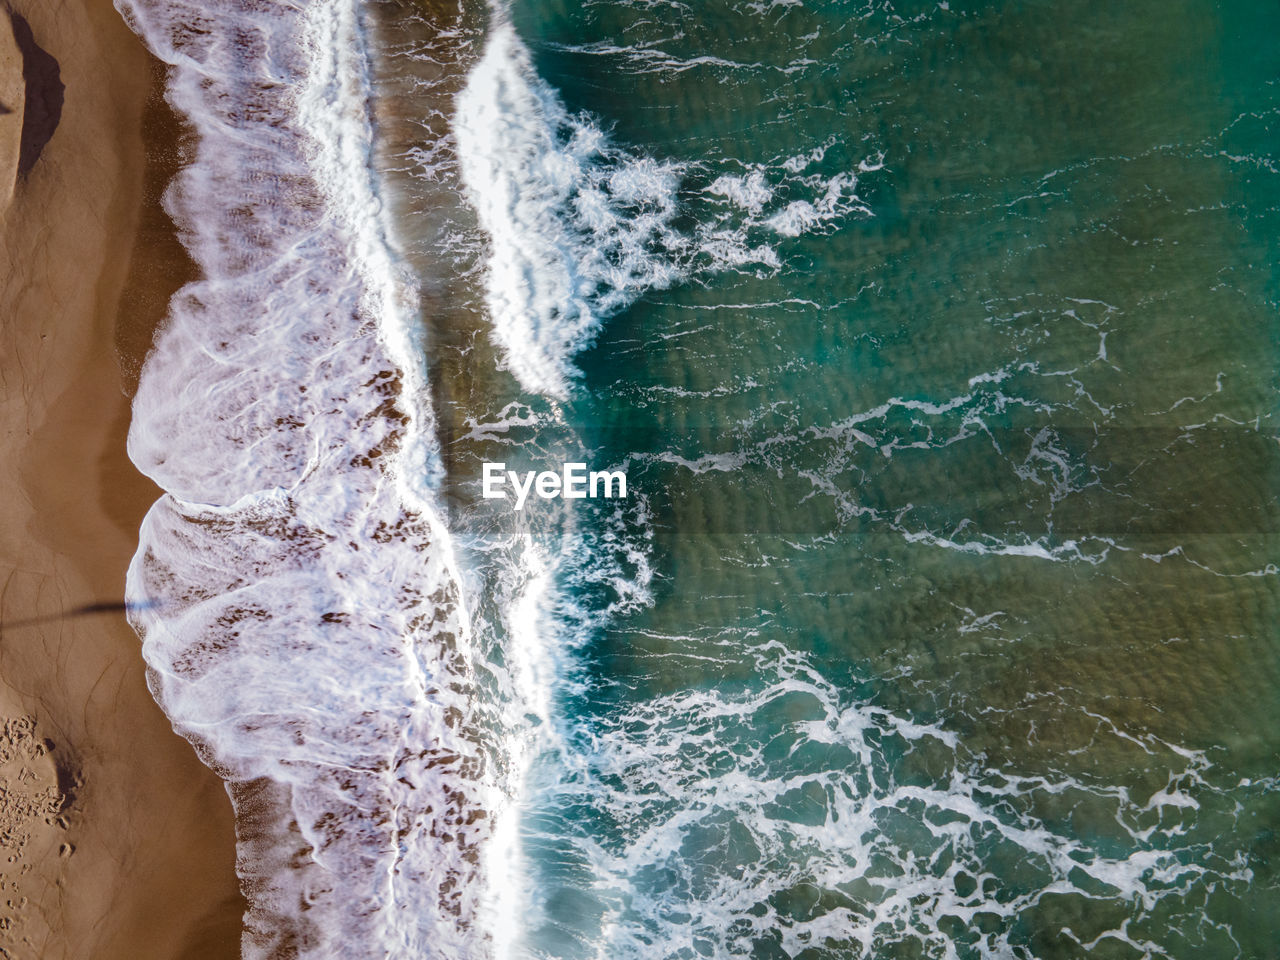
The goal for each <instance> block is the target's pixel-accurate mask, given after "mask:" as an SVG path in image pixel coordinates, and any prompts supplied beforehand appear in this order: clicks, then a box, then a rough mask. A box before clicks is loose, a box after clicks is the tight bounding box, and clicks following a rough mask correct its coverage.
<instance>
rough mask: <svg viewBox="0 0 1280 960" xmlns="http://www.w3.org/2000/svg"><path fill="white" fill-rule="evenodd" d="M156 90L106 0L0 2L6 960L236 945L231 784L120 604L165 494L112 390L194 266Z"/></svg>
mask: <svg viewBox="0 0 1280 960" xmlns="http://www.w3.org/2000/svg"><path fill="white" fill-rule="evenodd" d="M11 14H16V18H15V17H12V16H11ZM24 24H25V29H26V30H28V31H29V33H28V34H26V35H25V38H24V32H23V31H24V27H23V25H24ZM11 25H12V27H13V28H14V29H12V30H11ZM24 43H25V45H26V49H24ZM32 43H34V44H35V45H36V46H37V47H38V48H39V50H41V51H43V52H44V57H40V56H35V57H34V59H33V55H32V52H31V49H30V46H31V44H32ZM159 79H160V75H159V73H158V70H157V68H156V66H155V64H154V62H153V61H152V60H151V59H150V57H149V55H148V54H147V53H146V52H145V50H144V49H143V47H142V45H141V43H140V42H139V41H138V40H137V38H135V37H134V36H133V34H132V33H130V32H129V30H128V29H127V28H126V26H125V25H124V23H123V22H122V21H121V19H120V17H119V15H118V14H117V13H116V12H115V10H114V9H113V8H112V6H111V3H110V2H109V0H15V2H13V3H12V4H11V6H10V9H5V8H4V6H3V5H0V178H3V179H0V207H3V211H2V212H0V270H2V271H3V276H4V279H3V282H2V283H0V426H2V428H3V434H2V440H0V442H2V443H3V448H4V449H3V454H2V455H0V475H2V476H3V489H4V493H5V505H4V510H3V513H0V583H2V586H0V618H2V619H3V627H2V635H0V957H15V958H18V957H22V958H40V960H61V958H89V957H92V958H95V960H99V958H106V960H110V958H126V957H127V958H159V960H165V958H180V960H200V958H215V957H219V958H220V957H234V956H237V955H238V953H239V930H240V917H241V915H242V914H243V908H244V904H243V901H242V900H241V898H240V895H239V892H238V889H237V885H236V878H235V872H234V867H235V847H234V843H235V835H234V827H233V821H232V815H231V806H230V803H229V800H228V798H227V794H226V792H225V790H224V788H223V785H222V783H221V781H220V780H218V778H217V777H215V776H214V775H213V774H212V773H211V772H210V771H209V770H207V769H206V768H205V767H204V766H203V765H202V764H200V763H199V761H198V760H197V759H196V756H195V754H194V752H193V751H192V749H191V747H190V746H189V745H188V744H187V743H186V742H185V741H184V740H182V739H181V738H180V737H178V736H177V735H176V734H174V733H173V732H172V730H171V728H170V726H169V722H168V720H167V719H166V718H165V716H164V715H163V713H162V712H161V711H160V709H159V708H158V707H157V706H156V704H155V702H154V701H153V699H152V698H151V695H150V693H149V692H148V690H147V686H146V680H145V670H144V664H143V660H142V657H141V654H140V644H139V641H138V638H137V636H136V635H135V634H134V632H133V630H132V629H131V628H130V627H129V625H128V623H127V622H126V620H125V618H124V615H123V612H122V611H121V608H120V606H119V604H120V602H121V599H122V597H123V592H124V578H125V571H126V569H127V566H128V563H129V560H130V558H131V556H132V554H133V551H134V549H135V547H136V543H137V540H136V535H137V529H138V524H139V523H140V521H141V519H142V517H143V515H144V513H145V512H146V510H147V508H148V507H149V506H150V504H151V503H152V502H153V501H154V499H155V498H156V497H157V496H158V495H159V490H158V489H157V488H156V487H155V486H154V485H152V484H151V483H150V482H149V481H147V480H146V479H145V478H143V477H142V476H141V475H140V474H138V473H137V472H136V470H134V468H133V466H132V465H131V464H130V462H129V460H128V458H127V457H126V455H125V435H126V431H127V428H128V423H129V401H128V397H127V396H126V395H125V388H126V386H127V385H128V384H129V382H130V381H131V380H132V377H133V375H134V374H135V373H136V369H137V366H138V363H139V362H140V359H141V355H142V354H144V353H145V350H146V346H147V344H149V342H150V337H151V332H152V330H153V329H154V326H155V324H156V323H157V322H158V321H159V320H160V318H161V316H162V310H163V305H164V303H165V302H166V301H167V299H168V296H169V294H170V293H171V292H172V291H173V290H174V289H175V288H176V286H177V285H178V284H179V283H181V282H182V280H184V279H185V278H186V276H187V275H189V273H188V271H189V267H188V266H187V265H186V264H185V263H184V261H183V259H182V257H181V255H180V253H178V252H176V251H177V250H178V249H179V248H177V247H176V241H175V240H174V238H173V236H172V233H171V228H170V227H169V226H168V223H167V220H166V219H165V218H164V216H163V214H162V212H161V211H160V210H159V208H158V204H157V200H158V195H159V191H160V189H161V187H162V184H163V182H164V181H166V180H167V178H168V176H170V175H171V173H172V165H173V162H174V161H173V157H172V156H167V155H166V151H165V150H163V149H161V150H159V151H153V153H154V154H155V155H154V156H152V157H150V158H147V157H146V156H144V153H143V148H142V144H143V139H142V130H143V125H144V123H145V124H146V125H147V127H148V136H149V137H150V136H151V134H152V133H153V132H155V131H158V132H159V133H160V134H162V135H168V136H169V137H170V138H171V142H172V138H173V135H174V133H175V123H174V120H173V118H172V116H171V114H169V112H168V108H167V107H166V106H165V105H164V104H163V101H162V100H161V99H160V94H159V88H158V81H159ZM59 87H61V89H59ZM24 129H25V130H26V132H27V135H26V136H25V137H24V135H23V131H24ZM41 141H43V142H41ZM168 152H169V153H170V154H171V153H172V150H170V151H168ZM122 350H123V351H124V354H125V355H124V356H121V351H122ZM122 364H123V367H124V368H125V369H126V370H127V371H128V376H125V375H123V374H122Z"/></svg>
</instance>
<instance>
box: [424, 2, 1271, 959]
mask: <svg viewBox="0 0 1280 960" xmlns="http://www.w3.org/2000/svg"><path fill="white" fill-rule="evenodd" d="M510 16H511V21H512V23H513V24H514V26H515V28H516V30H517V32H518V34H519V36H520V38H521V39H522V40H523V42H524V43H525V45H527V47H528V48H529V51H530V53H531V56H532V63H533V66H534V68H535V69H536V72H537V74H538V75H539V76H540V77H541V78H542V79H543V80H544V81H546V83H547V84H549V85H550V88H552V89H553V90H554V91H556V92H557V95H558V96H559V97H560V98H561V100H562V101H563V104H564V106H565V107H566V108H567V110H568V112H569V114H570V115H576V114H579V113H581V115H582V116H583V118H584V119H583V121H582V122H583V123H586V124H590V125H591V126H592V128H593V129H600V130H604V131H607V133H608V137H609V139H610V142H611V143H612V144H613V145H614V146H615V147H616V149H617V150H618V151H621V152H622V154H623V155H624V156H625V157H631V158H635V157H643V156H648V157H652V158H655V159H656V160H658V161H671V162H673V163H675V164H678V165H679V173H678V201H679V204H678V212H677V213H676V215H675V219H674V220H673V221H672V222H671V223H670V224H669V227H670V232H671V235H672V236H676V237H684V238H696V239H697V241H698V242H696V243H695V242H693V241H692V240H690V242H689V243H687V244H685V245H683V246H682V245H681V244H680V243H679V242H677V241H673V240H671V239H670V237H668V236H667V235H666V234H663V235H661V236H659V235H657V234H655V235H654V237H653V238H651V239H650V240H648V241H646V243H647V246H645V247H644V254H645V255H646V256H652V257H654V258H669V259H670V260H671V262H672V263H673V264H677V265H678V267H679V269H678V270H677V271H676V273H675V275H674V276H673V279H672V280H671V281H670V282H668V283H666V284H659V285H652V284H651V285H647V286H644V287H643V288H642V289H637V290H636V291H634V295H631V296H629V297H628V298H626V302H625V303H623V304H622V305H621V306H620V307H618V308H617V309H613V310H612V311H611V312H610V313H609V315H608V316H607V317H605V318H604V321H603V323H602V326H601V328H600V331H599V333H598V335H597V336H596V337H595V338H594V340H593V341H591V343H590V345H589V346H586V348H585V349H584V350H583V351H582V352H580V353H579V354H578V355H577V356H576V358H575V360H574V363H575V364H576V366H577V368H578V369H579V370H580V372H581V375H580V377H578V378H577V379H576V380H575V381H574V384H573V387H572V389H571V390H570V391H569V392H568V394H567V397H566V398H563V399H556V398H548V397H547V396H541V395H539V394H538V393H537V391H531V390H528V389H523V388H522V387H521V386H520V385H519V384H517V383H516V381H515V380H514V379H512V378H511V377H510V376H507V375H505V374H502V373H500V372H499V369H500V368H502V367H503V366H504V365H509V364H507V361H509V360H510V357H507V358H506V360H504V357H503V351H502V349H501V347H500V346H495V345H494V344H492V343H490V342H489V338H488V337H487V333H488V323H489V320H488V319H487V318H486V312H485V307H484V304H483V301H482V297H481V295H480V293H479V292H478V280H477V278H478V276H479V274H480V272H481V271H482V263H483V255H482V253H481V252H480V250H481V247H482V243H480V242H479V241H477V243H476V244H474V245H470V246H469V245H468V242H467V241H459V240H457V239H456V235H457V233H458V232H461V233H462V234H465V233H466V231H468V230H470V231H473V232H474V231H475V230H476V227H475V223H474V221H468V219H467V215H466V214H465V213H462V214H459V215H458V216H459V218H460V219H459V222H458V225H456V230H455V231H454V232H452V233H451V232H450V231H449V230H447V229H445V228H442V227H433V228H432V229H435V230H437V232H436V233H432V232H431V230H430V229H428V228H427V227H426V226H423V225H422V224H421V223H419V225H418V228H417V229H419V230H420V233H421V239H420V241H419V242H420V243H421V244H422V248H421V249H420V251H419V253H420V255H421V261H420V263H419V266H420V269H421V271H422V272H423V273H424V275H426V274H427V273H429V272H430V269H431V268H430V267H429V264H431V263H432V262H435V263H439V262H440V257H439V256H437V257H436V258H435V260H434V261H433V260H432V257H431V253H432V251H435V252H436V253H438V252H439V250H440V246H439V245H440V244H442V243H444V241H443V240H441V237H442V236H444V234H446V233H447V234H449V235H450V236H451V237H454V239H453V240H451V241H450V242H449V244H445V246H446V247H447V249H448V250H449V251H450V252H451V253H452V254H454V255H455V256H456V257H457V259H456V260H453V261H450V262H453V263H461V264H464V265H465V266H464V267H463V268H460V273H459V274H458V275H457V276H455V277H453V278H450V277H448V276H443V275H439V276H435V277H434V278H430V279H431V282H432V283H433V284H434V286H429V290H435V291H438V296H436V297H435V298H434V299H432V298H431V297H430V296H428V301H427V302H428V309H427V311H426V314H427V320H428V326H429V329H430V331H431V335H432V337H433V338H434V339H433V341H432V342H433V343H434V345H435V351H436V352H435V354H434V356H433V363H434V370H433V373H434V379H435V382H436V383H437V391H438V395H437V397H436V400H437V405H438V407H439V409H440V411H441V425H440V431H441V436H442V439H443V445H444V449H445V450H446V455H447V456H448V457H449V458H450V485H451V486H450V488H449V489H450V490H451V491H452V494H451V495H452V496H454V497H455V499H456V502H457V504H458V505H459V506H458V512H457V514H456V515H455V522H456V523H458V524H460V525H461V526H463V527H465V526H466V525H467V524H468V523H474V522H475V521H471V520H468V519H467V517H469V516H471V514H469V513H468V510H470V509H471V507H469V506H468V503H470V501H468V499H467V496H466V493H465V491H466V490H468V489H470V488H471V486H473V485H474V481H475V478H476V474H477V473H478V469H477V467H478V464H479V462H481V461H483V460H485V459H495V458H497V457H498V456H499V455H500V454H501V448H500V447H499V446H497V445H495V443H494V440H493V437H492V436H489V437H478V435H477V433H476V431H475V430H474V429H473V427H474V425H475V423H476V422H480V421H486V420H488V421H493V420H496V419H500V416H501V415H500V411H504V410H506V415H507V417H508V418H509V417H510V416H512V414H511V412H510V408H508V407H507V405H508V404H510V403H516V404H519V405H521V406H520V409H521V410H524V411H529V412H530V414H529V416H530V422H531V423H533V422H535V421H536V424H535V425H534V426H532V427H528V429H527V430H525V432H524V433H520V439H519V440H518V441H512V442H513V443H514V444H515V445H514V446H513V447H511V448H510V449H508V450H507V454H506V455H507V456H508V458H511V457H523V458H525V459H527V460H528V461H529V462H530V463H532V462H534V461H536V460H538V459H540V458H543V457H548V456H552V455H563V456H566V457H568V456H570V455H572V456H574V457H578V456H581V457H583V458H585V459H589V460H590V461H591V462H593V463H596V464H622V465H625V466H626V468H627V470H628V477H629V482H630V484H631V486H632V488H633V490H634V491H636V492H637V495H638V501H636V500H633V501H632V502H631V503H630V504H629V505H628V506H627V507H626V508H625V509H619V508H617V507H616V505H614V504H603V505H602V504H601V503H598V502H588V503H587V504H586V505H585V506H583V507H581V508H580V511H579V515H578V518H577V523H578V525H579V527H578V529H579V534H578V535H579V536H580V537H582V538H585V539H578V540H574V541H573V546H572V547H571V548H568V549H566V550H565V554H564V557H563V558H562V560H561V561H559V562H558V564H556V565H555V566H554V570H555V587H556V590H557V591H558V592H557V593H556V594H555V595H556V596H558V597H560V599H559V600H558V601H556V602H555V604H552V608H551V617H552V619H553V620H554V619H557V618H558V621H559V623H560V626H561V628H562V629H563V631H564V635H563V638H562V639H563V642H562V644H561V648H560V649H561V652H562V653H563V658H562V659H561V660H560V661H559V665H558V666H557V668H556V669H557V671H558V672H557V674H556V675H557V680H556V682H555V684H554V685H553V694H552V699H553V702H554V708H553V710H552V714H553V719H552V720H551V721H550V722H551V723H552V724H553V725H555V726H556V728H557V730H558V731H559V733H558V738H557V739H556V740H555V742H554V744H553V745H551V746H548V747H547V748H546V750H545V751H544V752H543V753H541V754H540V755H539V756H538V757H537V758H536V760H535V761H534V762H533V764H532V766H531V773H530V776H529V788H528V792H527V794H526V795H525V797H524V799H523V801H522V806H521V815H520V824H519V833H520V837H521V843H522V850H523V857H522V859H520V860H519V862H518V863H516V862H514V861H513V865H512V868H511V869H512V870H513V872H514V873H515V874H517V875H518V876H517V882H518V884H519V885H520V886H521V888H522V890H523V891H524V899H523V900H522V903H523V907H522V911H523V912H522V915H521V917H520V919H519V923H518V925H517V926H518V928H519V934H518V936H516V937H515V938H514V939H515V943H516V946H515V947H514V948H513V949H514V951H515V953H516V955H528V956H543V957H654V958H658V957H661V958H667V957H672V958H675V957H680V958H685V957H688V958H693V957H700V956H707V957H720V956H750V957H792V958H800V957H803V958H806V960H816V958H826V957H864V956H865V957H876V958H890V957H893V958H897V957H903V958H906V957H979V956H998V957H1036V958H1059V957H1064V958H1065V957H1078V956H1084V955H1089V956H1096V957H1107V958H1110V957H1117V958H1119V957H1134V958H1137V957H1176V958H1200V957H1203V958H1224V957H1243V958H1263V957H1276V956H1280V953H1278V952H1277V950H1278V949H1280V948H1277V940H1278V939H1280V938H1278V937H1277V935H1276V932H1277V924H1276V921H1275V919H1274V918H1275V917H1277V916H1280V891H1278V890H1277V883H1278V882H1280V877H1278V876H1277V873H1276V864H1277V857H1280V847H1278V846H1277V839H1276V830H1277V826H1278V823H1280V802H1278V801H1277V793H1276V787H1277V781H1276V776H1277V750H1278V749H1280V729H1278V727H1277V718H1280V693H1278V691H1280V647H1278V645H1277V640H1278V639H1280V638H1278V637H1277V628H1276V623H1277V613H1278V611H1277V600H1278V599H1280V598H1278V595H1277V589H1276V576H1277V567H1276V564H1277V563H1280V557H1278V556H1277V544H1278V538H1277V533H1278V532H1280V531H1278V529H1277V519H1278V511H1277V502H1276V495H1275V494H1276V489H1277V479H1280V474H1278V472H1277V470H1278V467H1280V462H1278V461H1277V446H1276V443H1277V436H1276V417H1275V414H1276V399H1277V392H1276V388H1277V382H1276V371H1277V369H1280V367H1278V364H1277V360H1278V359H1280V358H1278V357H1277V351H1278V349H1280V348H1278V340H1277V334H1278V333H1280V324H1278V319H1280V318H1278V317H1277V293H1278V292H1280V285H1278V283H1277V281H1278V278H1280V274H1278V273H1277V266H1276V264H1277V262H1278V260H1277V253H1278V252H1280V251H1278V250H1277V240H1276V238H1277V237H1278V236H1280V169H1278V168H1277V164H1278V163H1280V158H1278V157H1277V156H1276V143H1277V142H1280V141H1277V132H1278V128H1280V48H1277V47H1276V45H1275V43H1274V42H1273V38H1274V37H1275V36H1277V35H1280V8H1277V7H1274V6H1269V5H1264V4H1255V3H1244V2H1236V3H1209V2H1201V0H1194V2H1182V3H1175V4H1169V3H1160V4H1157V3H1154V2H1137V3H1127V4H1104V3H1080V4H1060V3H1055V4H1049V3H1013V2H1010V3H999V4H974V3H959V2H956V3H950V4H937V3H935V4H929V5H925V4H920V5H899V4H890V3H883V4H880V3H877V4H870V3H868V4H856V3H835V2H831V3H816V2H805V3H800V2H789V3H772V4H768V3H742V2H738V3H728V2H704V3H699V4H697V5H688V4H682V3H676V2H669V3H661V2H641V0H630V2H603V0H601V2H590V3H564V2H531V0H519V2H517V3H515V4H514V5H513V7H512V9H511V11H510ZM468 17H470V18H471V19H468ZM483 20H484V18H483V17H482V16H481V15H480V13H479V12H478V11H470V12H469V13H467V14H466V15H464V16H463V18H462V21H461V22H464V23H465V24H467V26H466V31H469V32H467V33H466V36H467V38H468V39H467V42H466V43H465V44H462V45H461V46H460V47H459V49H462V50H464V51H466V54H465V56H463V58H462V59H463V60H464V61H465V62H474V59H475V57H476V56H477V55H478V49H479V47H480V45H481V44H482V43H483V37H484V35H485V28H484V27H483V26H482V25H481V24H482V22H483ZM472 21H474V22H472ZM464 32H465V31H464ZM468 57H470V60H468V59H467V58H468ZM405 109H407V108H405ZM566 136H567V135H566ZM601 162H602V163H603V164H605V166H606V167H608V165H609V164H613V165H614V166H613V167H609V169H617V168H621V166H623V165H625V163H626V162H627V161H625V160H618V159H617V158H616V157H614V158H613V159H607V160H605V161H601ZM726 178H728V179H726ZM731 181H732V182H731ZM824 198H826V199H825V201H824ZM800 201H803V203H804V204H806V205H807V213H806V211H805V208H802V207H794V206H792V204H795V203H798V202H800ZM824 202H826V203H827V205H826V206H823V204H824ZM642 206H643V205H642V204H640V205H638V206H637V207H636V210H635V211H634V212H635V216H637V217H639V216H642V215H643V214H644V209H642ZM787 211H790V214H791V215H793V216H792V219H790V220H787V219H779V218H780V217H781V215H782V214H783V213H785V212H787ZM795 216H800V217H801V221H796V220H795ZM805 216H808V217H809V218H808V219H804V217H805ZM415 222H417V221H415ZM798 222H800V224H801V225H800V226H799V227H797V226H796V224H797V223H798ZM717 231H722V232H723V233H724V234H725V236H726V238H728V239H727V240H726V242H728V241H729V240H732V242H733V243H734V244H737V247H735V249H739V250H747V251H752V250H754V251H756V254H754V255H752V256H750V257H737V258H736V259H734V258H732V257H727V256H725V255H722V253H717V252H716V251H717V250H720V249H721V248H718V247H715V246H714V245H712V244H711V243H710V242H709V241H708V238H711V239H712V240H714V239H715V238H716V236H717ZM433 245H435V246H433ZM766 248H767V250H769V251H771V252H772V253H771V256H765V255H764V254H762V253H760V251H761V250H763V249H766ZM608 255H609V256H614V252H612V251H610V252H609V254H608ZM437 272H438V273H439V272H440V271H437ZM599 289H601V290H602V289H604V287H603V286H601V287H600V288H599ZM549 424H550V425H549ZM517 432H518V431H517ZM495 450H497V451H498V453H495ZM479 528H484V527H483V523H480V524H479ZM548 530H549V531H550V532H547V533H546V537H547V538H548V539H547V543H550V544H553V546H551V547H548V549H549V550H552V552H554V549H555V548H554V544H555V543H562V542H563V541H562V540H557V539H556V538H557V537H561V538H563V536H564V532H563V529H562V528H561V527H559V526H556V525H555V524H552V525H551V527H549V528H548ZM620 545H621V546H620ZM606 555H607V556H608V557H610V558H612V559H609V560H608V563H605V561H604V560H602V557H605V556H606ZM602 564H604V565H605V566H607V567H608V572H607V573H601V572H600V570H601V565H602ZM638 582H641V587H636V584H637V583H638ZM629 590H630V591H632V592H630V593H629V592H628V591H629ZM640 594H644V595H646V596H647V599H646V600H645V601H644V602H637V601H636V596H638V595H640ZM497 602H498V601H497V600H494V603H495V605H496V604H497ZM488 616H490V618H491V619H492V621H493V623H495V624H497V623H498V622H499V621H501V620H502V616H501V614H500V613H499V612H498V611H496V610H494V611H490V612H489V614H488ZM547 629H549V630H550V631H551V633H552V634H554V633H555V629H556V628H555V627H551V628H547ZM511 642H515V641H514V639H513V640H512V641H511ZM553 642H554V641H553Z"/></svg>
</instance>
